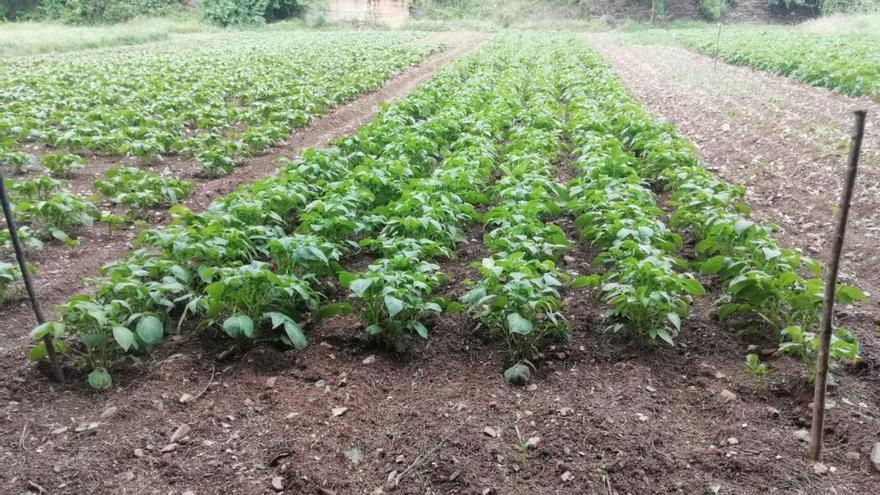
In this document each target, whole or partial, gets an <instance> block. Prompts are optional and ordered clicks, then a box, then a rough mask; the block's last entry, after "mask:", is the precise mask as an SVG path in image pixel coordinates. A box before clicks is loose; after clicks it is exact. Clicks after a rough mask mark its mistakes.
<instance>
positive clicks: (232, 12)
mask: <svg viewBox="0 0 880 495" xmlns="http://www.w3.org/2000/svg"><path fill="white" fill-rule="evenodd" d="M273 3H278V2H273ZM268 4H269V0H201V1H200V2H199V15H200V16H201V18H202V20H203V21H204V22H205V23H207V24H212V25H215V26H222V27H228V26H255V25H260V24H263V23H265V22H266V18H265V17H264V16H265V15H266V9H267V7H268Z"/></svg>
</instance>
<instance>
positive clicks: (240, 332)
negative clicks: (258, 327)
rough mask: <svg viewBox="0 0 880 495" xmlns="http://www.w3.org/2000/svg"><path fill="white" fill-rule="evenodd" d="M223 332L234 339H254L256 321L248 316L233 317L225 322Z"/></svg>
mask: <svg viewBox="0 0 880 495" xmlns="http://www.w3.org/2000/svg"><path fill="white" fill-rule="evenodd" d="M223 330H224V331H225V332H226V333H227V334H228V335H229V336H230V337H232V338H233V339H241V338H248V339H252V338H253V337H254V321H253V320H252V319H251V318H250V317H249V316H247V315H242V314H237V315H232V316H230V317H229V318H227V319H226V321H224V322H223Z"/></svg>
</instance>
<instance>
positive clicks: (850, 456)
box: [843, 452, 862, 462]
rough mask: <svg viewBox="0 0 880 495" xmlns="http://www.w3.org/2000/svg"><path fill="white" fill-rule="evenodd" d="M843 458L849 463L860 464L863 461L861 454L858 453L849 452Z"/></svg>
mask: <svg viewBox="0 0 880 495" xmlns="http://www.w3.org/2000/svg"><path fill="white" fill-rule="evenodd" d="M843 457H844V458H846V460H848V461H855V462H858V461H860V460H861V459H862V454H859V453H858V452H847V453H846V454H844V455H843Z"/></svg>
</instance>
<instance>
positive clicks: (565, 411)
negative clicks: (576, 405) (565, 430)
mask: <svg viewBox="0 0 880 495" xmlns="http://www.w3.org/2000/svg"><path fill="white" fill-rule="evenodd" d="M573 412H574V409H572V408H570V407H563V408H562V409H560V410H559V415H560V416H571V414H572V413H573Z"/></svg>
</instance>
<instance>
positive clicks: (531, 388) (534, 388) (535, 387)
mask: <svg viewBox="0 0 880 495" xmlns="http://www.w3.org/2000/svg"><path fill="white" fill-rule="evenodd" d="M526 390H528V391H529V392H534V391H535V390H538V385H537V384H534V383H532V384H531V385H529V386H528V387H526Z"/></svg>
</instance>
